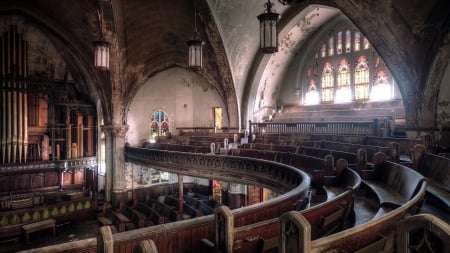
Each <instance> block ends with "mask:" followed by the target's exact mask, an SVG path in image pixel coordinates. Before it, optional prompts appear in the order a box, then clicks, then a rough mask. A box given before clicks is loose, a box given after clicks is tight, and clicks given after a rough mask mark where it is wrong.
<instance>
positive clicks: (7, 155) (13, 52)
mask: <svg viewBox="0 0 450 253" xmlns="http://www.w3.org/2000/svg"><path fill="white" fill-rule="evenodd" d="M0 44H1V45H0V54H1V75H2V86H1V87H2V94H1V97H2V110H1V111H0V114H1V119H2V123H1V125H0V127H1V131H0V135H1V136H0V140H1V146H0V150H1V160H2V163H16V162H19V163H20V162H22V161H26V156H27V149H28V130H27V129H28V120H27V112H28V101H27V95H26V87H27V86H26V83H25V82H24V80H25V78H26V76H27V64H28V62H27V53H28V51H27V43H26V41H24V40H23V35H22V34H18V33H17V27H15V26H11V30H10V31H9V32H7V33H4V34H3V36H2V37H1V40H0Z"/></svg>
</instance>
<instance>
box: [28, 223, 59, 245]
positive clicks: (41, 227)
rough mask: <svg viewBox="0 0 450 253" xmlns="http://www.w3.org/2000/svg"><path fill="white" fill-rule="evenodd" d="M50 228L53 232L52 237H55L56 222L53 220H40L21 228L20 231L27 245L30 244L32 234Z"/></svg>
mask: <svg viewBox="0 0 450 253" xmlns="http://www.w3.org/2000/svg"><path fill="white" fill-rule="evenodd" d="M48 228H51V229H52V231H53V237H55V232H56V231H55V230H56V221H55V220H54V219H47V220H42V221H38V222H34V223H29V224H26V225H23V226H22V230H23V232H24V234H25V242H26V244H28V243H29V242H30V234H31V233H33V232H37V231H41V230H44V229H48Z"/></svg>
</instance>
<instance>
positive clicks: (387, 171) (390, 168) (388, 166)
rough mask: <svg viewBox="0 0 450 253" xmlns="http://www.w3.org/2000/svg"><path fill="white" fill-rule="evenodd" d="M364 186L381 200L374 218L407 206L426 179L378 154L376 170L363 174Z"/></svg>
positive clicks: (382, 154)
mask: <svg viewBox="0 0 450 253" xmlns="http://www.w3.org/2000/svg"><path fill="white" fill-rule="evenodd" d="M361 177H362V179H363V181H362V182H363V185H365V186H366V187H367V189H369V191H370V192H372V193H374V194H375V195H376V196H377V198H378V200H379V211H378V213H377V214H376V215H375V217H374V218H377V217H378V216H381V215H384V214H385V213H386V212H389V211H391V210H393V209H395V208H398V207H400V206H402V205H404V204H406V203H407V202H408V201H409V200H411V199H412V198H413V197H414V196H415V195H416V194H417V192H418V191H419V189H420V188H421V187H422V185H424V184H425V185H426V182H425V178H424V177H423V176H422V175H420V174H419V173H417V172H416V171H414V170H412V169H410V168H408V167H405V166H402V165H400V164H396V163H392V162H389V161H386V156H385V154H384V153H381V152H379V153H377V154H376V161H375V169H373V170H367V171H365V172H363V175H362V176H361Z"/></svg>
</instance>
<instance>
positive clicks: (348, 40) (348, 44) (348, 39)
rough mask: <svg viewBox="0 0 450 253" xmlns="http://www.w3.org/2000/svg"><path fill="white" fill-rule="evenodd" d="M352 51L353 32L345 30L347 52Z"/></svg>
mask: <svg viewBox="0 0 450 253" xmlns="http://www.w3.org/2000/svg"><path fill="white" fill-rule="evenodd" d="M351 51H352V32H351V31H350V30H347V31H345V52H346V53H350V52H351Z"/></svg>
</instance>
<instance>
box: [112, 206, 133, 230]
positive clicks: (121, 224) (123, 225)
mask: <svg viewBox="0 0 450 253" xmlns="http://www.w3.org/2000/svg"><path fill="white" fill-rule="evenodd" d="M105 217H106V218H108V219H109V220H110V221H111V223H112V224H113V225H114V226H115V227H116V228H117V231H118V232H124V231H126V230H133V229H136V226H135V225H134V224H133V222H131V220H130V219H128V218H127V217H126V216H125V215H123V214H122V213H119V212H115V211H113V210H111V209H108V210H106V214H105Z"/></svg>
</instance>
